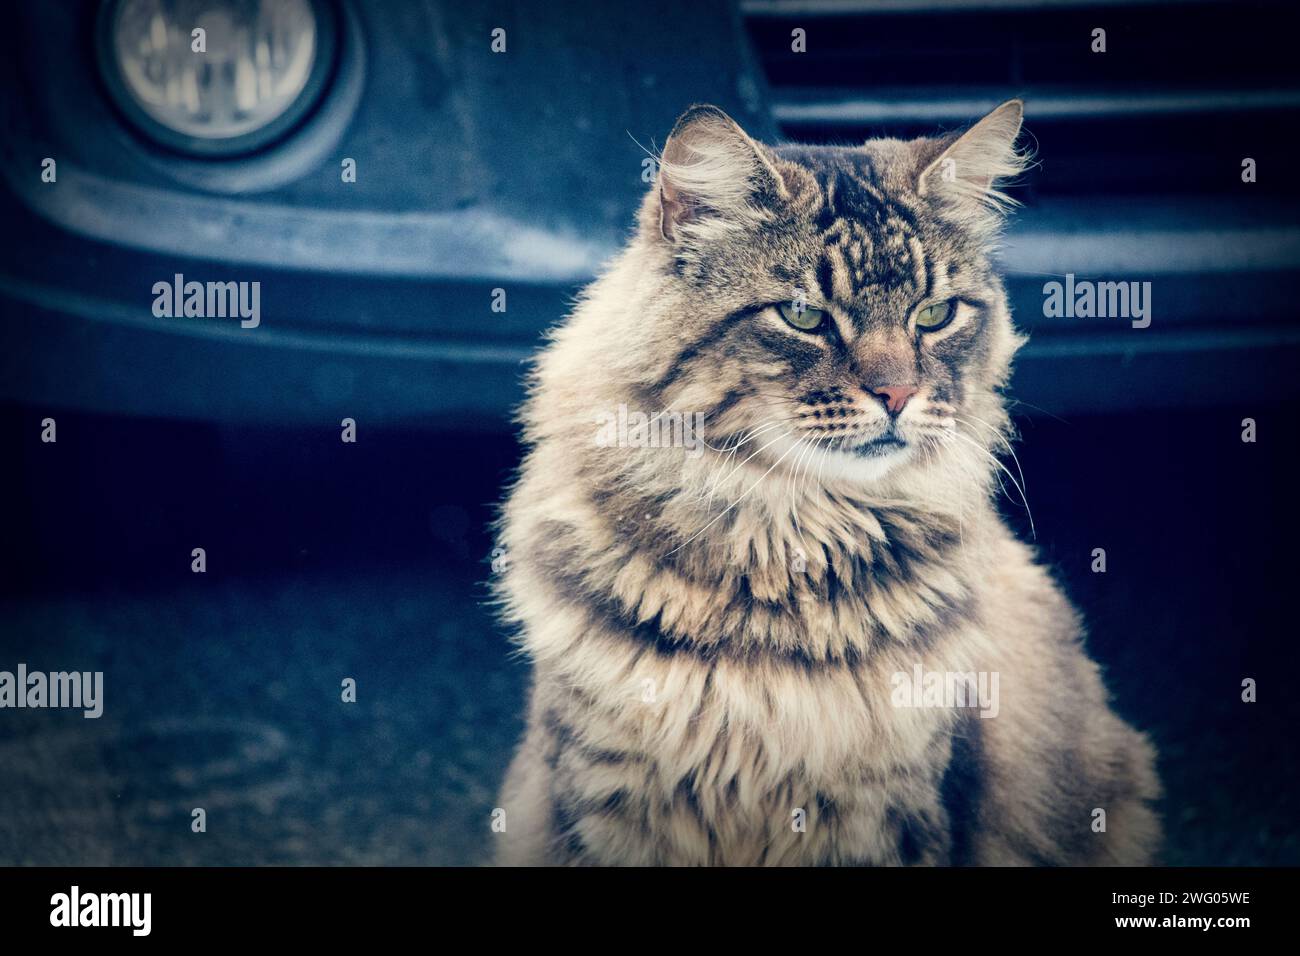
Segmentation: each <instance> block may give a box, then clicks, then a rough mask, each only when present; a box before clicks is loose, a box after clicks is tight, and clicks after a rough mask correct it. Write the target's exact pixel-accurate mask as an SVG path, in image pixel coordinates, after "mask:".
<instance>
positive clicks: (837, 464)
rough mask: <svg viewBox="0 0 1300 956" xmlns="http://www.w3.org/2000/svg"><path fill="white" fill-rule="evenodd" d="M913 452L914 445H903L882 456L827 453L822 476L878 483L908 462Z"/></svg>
mask: <svg viewBox="0 0 1300 956" xmlns="http://www.w3.org/2000/svg"><path fill="white" fill-rule="evenodd" d="M915 451H916V446H915V445H905V446H903V447H902V448H895V449H892V450H890V451H887V452H885V453H884V454H880V455H871V456H862V455H855V454H853V452H851V451H832V452H828V453H827V454H826V469H825V471H824V472H823V475H824V476H825V477H827V478H830V477H832V476H834V477H836V478H840V479H843V480H846V481H862V482H867V481H879V480H880V479H881V478H883V477H885V475H887V474H889V473H890V472H891V471H893V470H895V469H896V468H898V467H899V466H900V465H902V464H904V463H905V462H908V461H910V460H911V459H912V456H913V455H914V454H915ZM819 464H820V462H819Z"/></svg>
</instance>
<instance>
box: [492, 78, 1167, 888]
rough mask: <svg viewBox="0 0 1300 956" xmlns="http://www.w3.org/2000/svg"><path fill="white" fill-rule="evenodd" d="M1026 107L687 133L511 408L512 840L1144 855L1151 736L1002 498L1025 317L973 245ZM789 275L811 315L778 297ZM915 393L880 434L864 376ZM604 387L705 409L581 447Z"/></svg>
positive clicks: (538, 854)
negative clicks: (924, 701)
mask: <svg viewBox="0 0 1300 956" xmlns="http://www.w3.org/2000/svg"><path fill="white" fill-rule="evenodd" d="M1019 126H1020V105H1019V103H1017V102H1014V101H1013V102H1012V103H1009V104H1006V105H1005V106H1003V107H1001V108H999V110H997V111H994V113H993V114H990V116H989V117H986V118H985V120H983V121H981V122H980V123H979V124H976V126H974V127H973V128H972V129H971V130H970V131H969V132H968V133H966V134H965V135H963V136H961V137H949V138H947V139H939V140H930V139H922V140H916V141H912V142H901V141H897V140H873V141H870V142H868V143H866V144H864V145H863V146H860V147H855V148H847V147H801V146H774V147H769V146H764V145H761V144H758V143H755V142H754V141H752V140H751V139H749V137H747V136H746V135H745V134H744V132H743V131H742V130H740V129H739V127H737V126H736V125H735V124H734V123H733V122H732V121H731V120H730V119H729V118H728V117H726V116H725V114H723V113H721V111H718V110H716V109H713V108H710V107H696V108H694V109H692V110H691V111H689V112H688V113H687V114H686V115H685V116H683V118H682V120H681V121H679V123H678V125H677V127H676V128H675V129H674V131H673V134H672V135H671V136H670V138H669V140H668V143H667V145H666V147H665V150H664V156H663V163H662V166H661V169H660V176H659V183H658V184H657V188H655V189H653V190H651V191H650V193H649V194H648V195H647V196H646V199H645V202H644V204H643V207H642V211H641V216H640V224H639V229H638V232H637V234H636V236H635V237H634V238H633V240H632V241H631V243H630V244H629V246H628V247H627V249H626V250H625V251H624V252H623V253H622V254H621V256H620V257H619V258H618V259H617V260H616V261H614V262H613V263H612V264H611V266H610V267H609V268H608V270H607V271H606V272H605V273H604V274H603V275H602V276H601V277H600V278H599V279H598V280H597V281H596V282H595V283H593V284H592V285H591V286H590V287H589V288H588V289H587V290H586V291H585V292H584V294H583V296H582V297H581V300H580V302H579V303H578V305H577V307H576V309H575V310H574V312H573V314H572V315H571V316H570V317H569V318H568V319H567V321H566V322H564V323H563V324H562V325H561V326H560V327H559V328H558V329H557V330H555V331H554V333H553V334H552V336H551V340H550V342H549V344H548V347H547V348H546V349H545V350H544V352H543V353H542V355H541V356H540V358H539V360H538V362H537V365H536V368H535V370H534V373H533V377H532V383H531V391H530V396H529V398H528V401H527V403H526V406H525V408H524V410H523V412H522V421H523V428H524V437H525V439H526V442H527V445H528V452H527V455H526V458H525V461H524V463H523V466H522V468H521V471H520V474H519V476H518V479H517V481H516V483H515V484H514V486H513V488H512V489H511V491H510V494H509V498H508V501H507V502H506V504H505V506H504V508H503V511H502V517H501V521H500V533H501V540H502V543H503V545H504V546H505V548H506V552H507V554H508V556H509V561H508V571H506V572H505V573H504V574H502V575H501V576H500V577H499V578H498V580H497V582H496V585H497V588H498V595H499V598H500V601H501V604H502V606H503V610H504V614H505V617H506V619H507V620H508V621H509V623H510V624H511V625H512V627H514V628H515V630H516V632H517V635H518V641H519V646H520V648H521V650H522V652H523V653H524V654H526V655H527V657H528V658H529V660H530V661H531V663H532V668H533V682H532V687H531V691H530V700H529V704H528V718H527V720H528V726H527V730H526V733H525V736H524V739H523V741H522V743H521V745H520V748H519V751H518V753H517V754H516V756H515V760H514V762H513V764H512V766H511V768H510V771H509V774H508V777H507V780H506V782H505V785H504V788H503V792H502V795H501V799H500V807H501V808H502V809H503V810H504V811H505V821H506V827H505V831H504V832H503V833H501V834H499V835H498V836H499V839H500V844H499V859H500V861H501V862H503V863H507V864H645V865H651V864H655V865H658V864H670V865H804V864H816V865H820V864H950V863H956V864H1004V863H1021V864H1061V863H1144V862H1148V861H1149V860H1150V859H1151V856H1152V854H1153V852H1154V850H1155V847H1156V843H1157V838H1158V829H1159V828H1158V823H1157V821H1156V818H1155V816H1154V814H1153V813H1152V811H1151V809H1150V807H1149V802H1150V801H1151V800H1152V799H1153V798H1154V797H1155V796H1156V794H1157V790H1158V784H1157V781H1156V777H1155V773H1154V767H1153V765H1154V754H1153V751H1152V748H1151V747H1150V745H1149V743H1148V742H1147V741H1146V739H1145V738H1144V737H1143V736H1142V735H1141V734H1139V733H1137V732H1136V731H1134V730H1133V729H1132V728H1130V727H1129V726H1128V725H1126V724H1125V723H1123V722H1122V721H1121V720H1120V719H1119V718H1118V717H1116V716H1115V714H1114V713H1113V712H1112V711H1111V710H1110V708H1109V707H1108V704H1107V699H1106V693H1105V690H1104V688H1103V686H1102V683H1101V680H1100V677H1099V673H1098V669H1097V667H1096V665H1095V664H1093V663H1092V662H1091V661H1090V660H1089V659H1088V658H1087V657H1086V656H1085V654H1084V652H1083V650H1082V647H1081V636H1080V635H1081V631H1080V626H1079V622H1078V621H1077V619H1076V616H1075V614H1074V612H1073V610H1072V609H1071V608H1070V606H1069V605H1068V603H1067V602H1066V600H1065V599H1064V598H1063V596H1062V595H1061V593H1060V591H1059V590H1058V589H1057V587H1056V586H1055V585H1054V584H1053V582H1052V581H1051V579H1050V577H1049V576H1048V575H1047V574H1046V573H1045V572H1044V571H1043V570H1042V568H1041V567H1040V566H1038V565H1037V564H1036V563H1035V557H1034V554H1033V553H1032V551H1031V550H1030V549H1029V548H1028V547H1027V546H1025V545H1024V544H1022V543H1020V542H1019V541H1017V540H1015V538H1014V537H1013V536H1012V534H1011V533H1010V532H1009V531H1008V529H1007V528H1006V526H1005V525H1004V524H1003V522H1002V521H1001V520H1000V518H999V516H998V514H997V512H996V509H995V507H994V506H993V503H992V502H993V492H994V490H995V489H996V488H997V482H998V476H999V475H1002V477H1003V478H1004V479H1007V478H1008V474H1005V473H1004V472H1003V470H1002V469H1003V466H1002V465H1001V464H999V462H998V461H997V460H996V456H997V455H998V454H1000V453H1001V452H1002V451H1004V450H1007V449H1009V448H1010V445H1009V441H1010V438H1011V435H1010V425H1009V420H1008V418H1007V415H1006V413H1005V411H1004V408H1003V401H1002V398H1001V393H1000V390H1001V388H1002V386H1003V385H1004V384H1005V382H1006V380H1007V378H1008V376H1009V374H1010V366H1011V360H1012V356H1013V354H1014V353H1015V350H1016V348H1017V347H1018V346H1019V344H1020V342H1021V338H1020V336H1019V335H1018V334H1017V333H1016V332H1015V330H1014V328H1013V326H1012V324H1011V319H1010V316H1009V314H1008V309H1007V305H1006V295H1005V292H1004V289H1003V286H1002V284H1001V281H1000V280H999V278H998V276H997V275H996V274H995V273H994V271H993V270H992V268H991V266H990V261H989V256H990V252H991V249H992V247H993V245H994V243H995V242H996V238H997V231H998V228H999V225H1000V222H1001V212H1000V209H1001V207H1003V206H1004V205H1005V203H1004V202H1003V201H1002V200H1001V199H999V196H1000V193H998V191H997V188H998V183H999V181H1000V180H1003V179H1005V178H1006V177H1007V176H1009V175H1012V174H1014V173H1015V171H1016V170H1017V169H1018V168H1020V166H1021V165H1022V162H1023V160H1022V158H1021V157H1020V156H1019V155H1018V154H1017V152H1016V150H1015V140H1016V136H1017V133H1018V130H1019ZM945 160H951V162H945ZM945 173H946V175H945ZM800 297H802V298H804V299H806V301H807V304H808V305H809V306H810V307H813V308H817V309H822V310H824V312H825V316H826V319H825V324H824V326H823V328H822V330H821V331H819V332H818V333H809V332H805V331H800V330H798V329H796V328H792V327H791V326H790V325H789V324H787V322H786V321H785V320H784V319H783V318H782V315H781V313H780V311H779V310H778V309H776V308H774V307H773V305H774V304H779V303H786V302H791V301H793V300H795V299H798V298H800ZM949 299H952V300H956V301H957V305H956V306H955V307H954V309H953V311H952V312H951V313H950V314H951V315H953V316H955V318H953V320H952V321H951V323H950V324H949V325H948V326H946V327H944V328H942V329H939V330H936V331H934V332H924V333H923V332H921V331H919V330H918V328H917V327H916V325H915V321H916V315H917V310H918V309H919V308H921V307H923V306H924V305H925V304H926V303H929V302H933V301H947V300H949ZM904 382H905V383H908V384H910V385H915V386H917V387H918V388H919V391H918V392H917V393H916V394H915V395H914V396H913V397H912V398H911V399H910V400H909V401H908V402H907V404H906V406H905V407H904V408H903V411H902V412H901V414H899V415H898V417H897V420H896V421H895V422H893V426H892V427H893V428H894V429H895V432H894V434H895V435H896V436H897V441H896V442H895V443H893V444H887V445H884V446H882V445H880V444H879V443H876V444H872V442H873V440H874V439H875V438H877V437H878V436H880V435H883V434H885V432H886V431H887V430H888V429H889V427H890V422H889V415H888V413H887V411H886V409H885V408H884V406H883V405H882V402H881V401H880V400H878V399H877V398H876V397H874V396H873V394H872V393H871V389H873V388H876V387H883V386H884V385H886V384H890V383H904ZM620 406H622V407H625V408H630V409H635V410H643V411H645V412H647V413H649V415H650V416H651V417H653V415H655V414H657V413H660V412H663V411H665V410H673V411H679V412H686V413H700V414H701V415H702V419H701V420H702V421H703V422H704V426H703V429H702V437H703V439H704V440H705V441H706V442H707V447H705V448H703V454H702V455H692V454H689V453H688V450H687V449H685V448H683V447H640V446H639V445H637V444H636V443H635V442H624V443H621V444H610V443H602V442H599V441H597V440H595V438H594V436H595V435H596V433H597V430H598V426H597V422H598V420H599V419H600V418H601V416H602V415H609V414H610V413H611V410H614V409H617V408H619V407H620ZM882 447H883V448H884V449H885V450H884V451H879V449H880V448H882ZM1012 480H1014V479H1012ZM918 666H919V667H920V668H921V670H922V671H923V672H926V673H929V672H937V673H973V672H984V673H996V674H998V675H999V676H1000V688H1001V693H1000V697H1001V700H1000V706H999V708H998V712H997V714H996V716H989V717H980V716H978V715H977V714H976V713H975V711H973V710H972V709H970V708H962V707H926V708H907V707H899V706H895V705H894V701H893V698H892V696H891V691H892V688H893V686H894V684H893V681H895V680H896V678H895V676H894V675H897V674H900V673H908V674H910V673H912V672H913V671H914V669H915V668H917V667H918ZM1097 809H1101V810H1104V811H1105V816H1106V829H1105V832H1094V820H1095V819H1096V815H1095V810H1097Z"/></svg>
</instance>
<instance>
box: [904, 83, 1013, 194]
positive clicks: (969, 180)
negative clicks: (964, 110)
mask: <svg viewBox="0 0 1300 956" xmlns="http://www.w3.org/2000/svg"><path fill="white" fill-rule="evenodd" d="M1024 114H1025V107H1024V103H1022V102H1021V101H1020V100H1008V101H1007V102H1005V103H1003V104H1002V105H1001V106H999V107H998V108H997V109H995V110H994V111H993V112H991V113H989V114H988V115H987V116H985V117H984V118H983V119H982V120H980V121H979V122H978V123H976V124H975V125H974V126H972V127H971V128H970V129H968V130H966V132H964V133H962V134H960V135H958V136H956V137H954V138H949V139H947V140H941V141H939V142H938V144H935V141H934V140H929V141H926V142H927V143H928V144H929V148H930V150H931V152H933V150H934V149H935V148H938V149H941V150H942V151H941V152H940V153H939V155H938V156H937V157H936V158H935V159H933V160H932V161H930V162H929V163H928V165H926V166H925V167H924V168H923V169H922V171H921V175H920V176H919V177H918V180H917V192H918V193H919V194H920V195H922V196H930V197H933V198H935V199H938V200H940V201H951V202H954V203H956V204H958V205H959V206H966V207H967V208H968V211H970V212H972V213H983V214H984V215H986V216H987V215H989V214H996V213H1001V212H1005V211H1006V209H1008V208H1009V207H1011V206H1014V205H1016V202H1015V200H1014V199H1012V198H1011V197H1010V196H1007V195H1006V194H1005V193H1003V192H1001V191H1000V190H999V189H998V185H999V183H1001V182H1005V181H1006V180H1008V179H1011V178H1013V177H1015V176H1017V175H1019V174H1020V173H1021V172H1023V171H1024V169H1025V167H1026V165H1028V156H1027V155H1026V154H1025V153H1022V152H1020V151H1018V150H1017V149H1016V138H1017V137H1018V136H1019V135H1020V123H1021V120H1022V119H1023V118H1024ZM925 158H926V159H928V157H925ZM923 161H924V159H923ZM995 218H996V217H995Z"/></svg>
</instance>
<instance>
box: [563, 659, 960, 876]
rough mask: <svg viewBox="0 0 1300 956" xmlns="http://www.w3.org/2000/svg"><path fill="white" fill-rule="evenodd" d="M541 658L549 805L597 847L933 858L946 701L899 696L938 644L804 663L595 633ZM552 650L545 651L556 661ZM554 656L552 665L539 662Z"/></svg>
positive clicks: (694, 855) (939, 841)
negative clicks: (901, 682)
mask: <svg viewBox="0 0 1300 956" xmlns="http://www.w3.org/2000/svg"><path fill="white" fill-rule="evenodd" d="M599 643H600V650H599V653H600V657H601V664H602V666H601V668H600V669H599V671H597V670H596V669H595V668H594V667H593V664H592V662H591V661H587V660H584V655H583V654H582V653H570V654H569V655H567V656H566V657H565V658H564V660H563V661H562V662H559V661H553V662H550V664H548V666H547V667H546V668H545V670H544V671H542V672H541V673H542V674H545V675H546V676H547V677H548V678H550V680H549V681H548V683H550V686H551V687H552V688H553V689H554V690H556V691H558V689H559V688H560V687H567V693H554V694H547V695H546V696H548V697H549V698H550V700H551V705H550V709H549V711H548V716H547V718H546V719H547V721H548V723H549V724H550V726H551V727H552V730H553V732H554V734H555V738H554V748H555V749H554V755H553V760H554V763H555V766H556V769H557V771H558V772H557V775H556V780H557V782H558V787H557V792H556V794H555V799H556V808H557V814H558V821H559V824H560V826H561V828H562V829H564V830H565V831H566V832H568V833H570V834H571V837H572V840H573V843H574V846H575V848H577V847H581V850H580V851H577V852H580V853H581V854H582V855H584V856H588V857H590V856H592V855H595V856H596V859H595V861H596V862H605V863H617V862H635V863H646V864H650V863H654V864H672V863H676V864H731V865H736V864H742V865H743V864H749V865H757V864H769V865H771V864H828V863H839V864H843V863H871V864H888V863H914V862H942V857H943V855H944V854H945V852H946V850H945V846H946V833H947V819H946V811H945V808H944V805H943V802H944V796H943V793H942V789H943V780H944V776H945V772H946V770H947V767H948V763H949V756H950V750H951V739H952V733H953V728H954V725H955V724H956V723H957V722H958V721H959V720H961V718H962V715H961V714H959V713H956V712H954V711H953V710H951V709H945V708H929V707H924V706H920V707H914V706H898V702H897V698H896V696H895V695H894V694H893V690H894V688H895V687H896V684H897V681H896V677H895V675H898V674H902V673H905V672H909V673H910V671H911V670H912V668H913V666H914V665H915V664H920V665H921V666H922V667H923V668H925V669H927V670H933V669H940V670H942V669H946V668H949V667H951V666H953V662H952V661H951V660H949V659H948V655H947V653H946V651H945V649H944V648H942V647H941V648H938V649H931V650H929V651H927V652H926V653H925V654H923V655H921V654H918V652H917V651H916V650H904V649H881V650H880V652H879V653H876V654H873V655H872V656H871V657H870V658H869V659H867V660H858V661H855V662H853V663H851V664H850V663H846V662H835V663H829V662H827V663H820V664H814V663H810V662H807V661H795V660H791V659H789V658H783V657H780V656H777V655H767V656H765V655H761V654H756V655H752V656H746V657H736V656H728V655H716V656H710V655H703V654H698V653H695V652H692V651H687V650H681V651H678V652H677V653H676V654H672V655H668V654H663V653H661V652H657V651H656V652H648V651H646V649H645V648H644V647H637V646H636V645H635V644H634V643H633V642H630V641H629V642H624V641H622V640H620V639H619V637H618V636H617V635H609V634H606V635H604V636H603V637H602V638H601V639H599ZM557 665H558V666H557ZM552 666H555V670H552Z"/></svg>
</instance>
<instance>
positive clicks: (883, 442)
mask: <svg viewBox="0 0 1300 956" xmlns="http://www.w3.org/2000/svg"><path fill="white" fill-rule="evenodd" d="M906 447H907V442H905V441H904V440H903V439H902V437H901V436H899V434H898V433H897V432H896V431H894V430H893V429H892V428H891V429H890V430H889V431H887V432H885V433H884V434H883V435H880V436H879V437H876V438H873V439H871V440H870V441H866V442H863V443H862V444H860V445H854V446H853V447H852V448H850V449H849V451H850V452H852V453H853V454H855V455H857V456H859V457H861V458H880V457H882V456H884V455H888V454H890V453H891V452H895V451H898V450H899V449H902V448H906Z"/></svg>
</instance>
